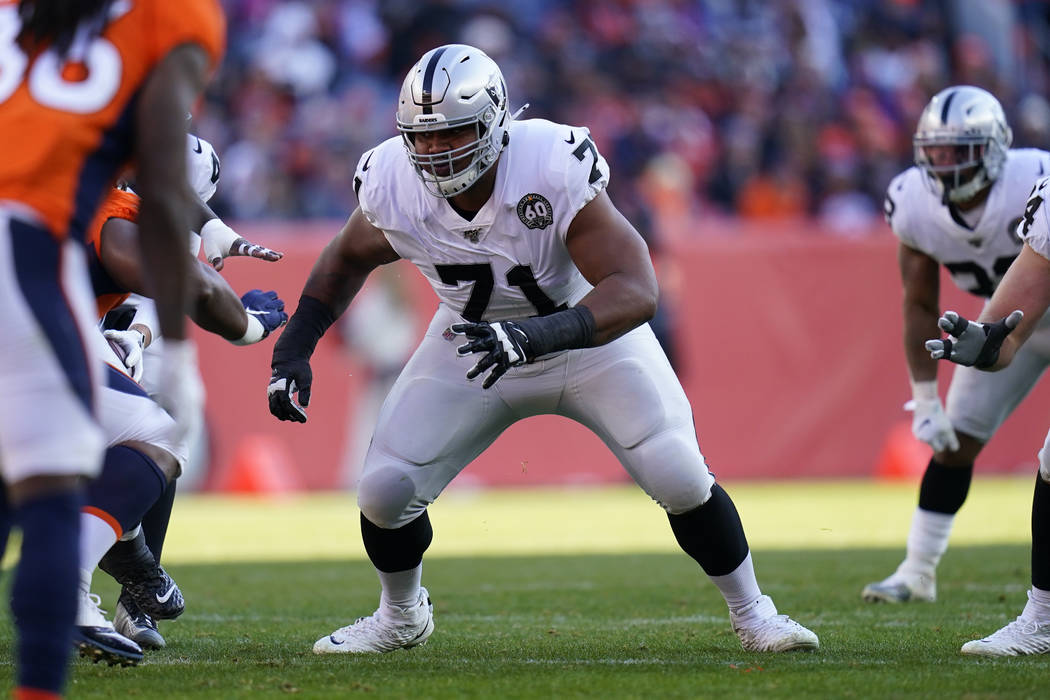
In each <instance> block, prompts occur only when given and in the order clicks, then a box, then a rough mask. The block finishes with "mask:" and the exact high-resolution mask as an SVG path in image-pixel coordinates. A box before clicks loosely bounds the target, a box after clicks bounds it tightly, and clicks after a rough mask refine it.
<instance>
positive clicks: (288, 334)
mask: <svg viewBox="0 0 1050 700" xmlns="http://www.w3.org/2000/svg"><path fill="white" fill-rule="evenodd" d="M333 323H335V315H334V314H333V313H332V310H331V309H329V308H328V307H327V306H326V305H325V304H324V303H323V302H321V301H319V300H317V299H314V298H313V297H310V296H306V295H305V294H304V295H303V296H301V297H299V306H298V308H296V310H295V313H294V314H292V317H291V318H290V319H289V320H288V325H286V326H285V327H284V332H283V333H281V337H280V338H278V339H277V342H276V343H274V346H273V364H277V363H279V362H282V361H284V360H287V359H294V358H302V357H305V358H309V357H310V356H311V355H313V354H314V348H316V347H317V341H318V340H320V339H321V336H322V335H324V334H325V331H327V330H328V327H329V326H331V325H332V324H333Z"/></svg>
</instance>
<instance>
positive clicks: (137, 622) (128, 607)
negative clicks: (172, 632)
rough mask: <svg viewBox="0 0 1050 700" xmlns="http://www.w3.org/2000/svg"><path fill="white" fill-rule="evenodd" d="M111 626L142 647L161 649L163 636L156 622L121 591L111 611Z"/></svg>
mask: <svg viewBox="0 0 1050 700" xmlns="http://www.w3.org/2000/svg"><path fill="white" fill-rule="evenodd" d="M113 627H115V628H116V630H117V631H118V632H120V633H121V634H122V635H124V636H125V637H127V638H128V639H130V640H132V641H133V642H135V643H136V644H138V645H139V646H140V647H142V648H143V649H163V648H164V644H165V642H164V637H162V636H161V635H160V632H159V631H158V630H157V622H156V621H155V620H154V619H153V618H152V617H150V616H149V615H147V614H146V613H144V612H142V610H141V608H139V606H138V605H136V604H135V601H134V600H132V598H131V596H130V595H128V594H127V593H124V592H121V594H120V598H119V599H118V600H117V610H116V612H114V613H113Z"/></svg>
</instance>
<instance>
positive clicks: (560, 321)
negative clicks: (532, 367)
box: [285, 306, 595, 357]
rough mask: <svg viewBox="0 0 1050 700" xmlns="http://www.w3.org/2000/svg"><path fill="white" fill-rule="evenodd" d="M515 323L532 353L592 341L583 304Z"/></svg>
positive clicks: (589, 315)
mask: <svg viewBox="0 0 1050 700" xmlns="http://www.w3.org/2000/svg"><path fill="white" fill-rule="evenodd" d="M515 323H517V324H518V326H519V327H520V328H521V329H522V331H524V332H525V335H526V336H527V337H528V339H529V347H530V350H531V352H532V355H533V357H539V356H541V355H547V354H549V353H552V352H558V351H559V350H571V349H573V348H589V347H591V346H592V345H594V331H595V324H594V314H592V313H591V310H590V309H588V308H587V307H586V306H574V307H572V308H571V309H566V310H565V311H558V312H557V313H553V314H551V315H550V316H537V317H535V318H526V319H522V320H520V321H515ZM285 332H287V331H285Z"/></svg>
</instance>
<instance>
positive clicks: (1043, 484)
mask: <svg viewBox="0 0 1050 700" xmlns="http://www.w3.org/2000/svg"><path fill="white" fill-rule="evenodd" d="M1048 197H1050V177H1048V178H1043V179H1042V180H1040V181H1039V182H1038V183H1037V184H1036V186H1035V189H1033V191H1032V193H1031V197H1030V198H1029V200H1028V204H1027V206H1026V207H1025V209H1024V217H1023V220H1022V221H1021V224H1020V225H1019V226H1018V233H1019V234H1020V235H1021V237H1022V238H1023V239H1024V247H1023V248H1022V250H1021V253H1020V255H1018V257H1017V259H1016V260H1015V261H1014V263H1013V265H1011V266H1010V269H1009V270H1008V271H1007V273H1006V276H1005V277H1004V278H1003V281H1002V284H1000V285H999V287H998V289H996V290H995V294H994V295H993V296H992V298H991V300H990V301H989V302H988V305H987V306H985V308H984V310H983V311H982V312H981V315H980V318H979V322H977V323H974V322H970V321H967V320H966V319H964V318H961V317H960V316H959V314H957V313H955V312H954V311H946V312H945V313H944V315H943V316H942V317H941V318H940V319H939V321H938V325H939V326H940V328H941V329H942V330H944V331H945V332H946V333H948V334H949V335H950V337H949V338H944V339H940V340H928V341H927V342H926V349H927V350H929V351H930V356H931V357H932V358H933V359H935V360H936V359H946V360H951V361H952V362H955V363H958V364H961V365H964V366H973V367H977V368H979V369H982V370H989V371H993V372H996V374H994V375H992V376H998V375H1000V374H1004V373H1008V372H1010V371H1011V369H1012V368H1013V367H1014V366H1015V365H1016V364H1017V363H1018V362H1023V358H1024V354H1025V352H1026V350H1027V347H1028V345H1027V344H1026V341H1027V342H1028V343H1029V344H1030V343H1032V342H1035V341H1037V339H1038V335H1039V334H1040V333H1041V332H1042V327H1043V325H1044V321H1043V318H1044V314H1046V313H1047V308H1048V307H1050V212H1048V211H1047V204H1046V199H1047V198H1048ZM960 369H962V368H960ZM962 653H964V654H973V655H978V656H1021V655H1027V654H1047V653H1050V435H1047V437H1046V440H1045V442H1044V443H1043V448H1042V449H1041V450H1040V451H1039V473H1038V475H1037V476H1036V479H1035V496H1034V497H1033V499H1032V587H1031V589H1029V591H1028V602H1027V603H1026V604H1025V606H1024V609H1023V610H1022V611H1021V615H1020V616H1019V617H1018V618H1017V619H1016V620H1014V621H1013V622H1010V623H1009V624H1007V625H1006V626H1005V627H1003V628H1002V629H1000V630H998V631H996V632H994V633H993V634H991V635H989V636H988V637H985V638H984V639H976V640H974V641H972V642H967V643H966V644H964V645H963V647H962Z"/></svg>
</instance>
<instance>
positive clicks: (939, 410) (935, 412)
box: [904, 398, 959, 452]
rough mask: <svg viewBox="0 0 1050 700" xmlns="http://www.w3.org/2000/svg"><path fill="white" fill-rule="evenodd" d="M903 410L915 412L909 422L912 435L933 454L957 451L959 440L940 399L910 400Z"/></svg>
mask: <svg viewBox="0 0 1050 700" xmlns="http://www.w3.org/2000/svg"><path fill="white" fill-rule="evenodd" d="M904 409H905V410H907V411H914V412H915V416H914V417H913V418H912V421H911V432H912V434H913V435H914V436H915V437H917V438H918V439H919V440H922V441H923V442H925V443H926V444H927V445H929V446H930V447H932V448H933V451H934V452H944V451H945V450H948V451H951V452H955V451H956V450H958V449H959V438H958V437H956V436H955V429H954V428H952V424H951V421H949V420H948V414H946V413H945V412H944V406H943V405H942V404H941V400H940V398H932V399H912V400H911V401H909V402H908V403H906V404H904Z"/></svg>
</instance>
